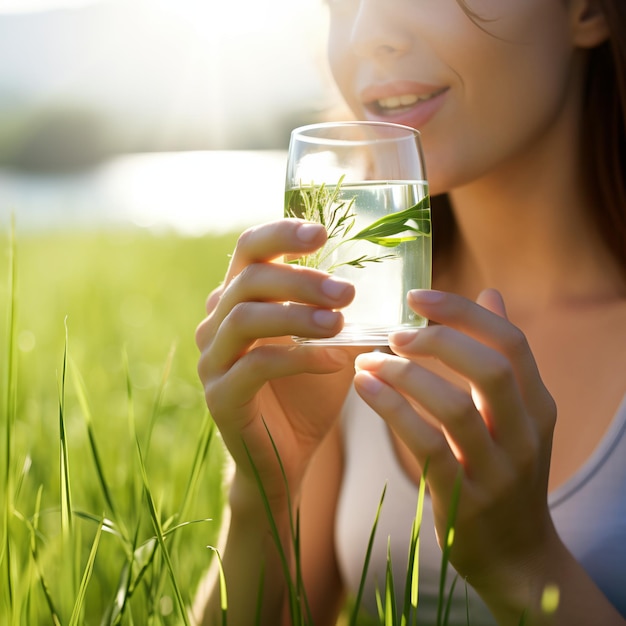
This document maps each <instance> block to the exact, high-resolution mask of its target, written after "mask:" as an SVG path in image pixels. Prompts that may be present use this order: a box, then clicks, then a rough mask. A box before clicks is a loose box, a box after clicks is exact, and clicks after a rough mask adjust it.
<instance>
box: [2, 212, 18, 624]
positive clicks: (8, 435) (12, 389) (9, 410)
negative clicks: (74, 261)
mask: <svg viewBox="0 0 626 626" xmlns="http://www.w3.org/2000/svg"><path fill="white" fill-rule="evenodd" d="M15 249H16V243H15V218H12V220H11V236H10V243H9V250H8V254H9V276H8V283H9V285H8V286H9V297H8V311H7V356H6V368H7V370H6V380H5V390H4V393H5V407H4V412H5V416H4V419H5V456H4V503H3V504H4V506H3V526H4V537H3V542H2V551H1V552H0V564H1V563H2V562H3V561H4V567H5V577H6V583H5V585H4V590H5V591H4V592H5V595H6V602H7V604H8V608H9V615H10V616H11V621H13V614H14V589H13V555H12V553H11V533H10V532H9V524H10V522H11V518H12V515H13V495H12V494H13V480H12V473H11V472H12V467H13V434H14V430H15V419H16V405H17V360H16V355H15V344H16V341H15V340H16V327H17V321H16V320H17V284H16V283H17V269H16V267H17V262H16V251H15Z"/></svg>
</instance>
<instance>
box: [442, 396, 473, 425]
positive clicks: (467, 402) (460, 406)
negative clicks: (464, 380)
mask: <svg viewBox="0 0 626 626" xmlns="http://www.w3.org/2000/svg"><path fill="white" fill-rule="evenodd" d="M451 400H452V402H451V406H450V409H449V410H448V419H449V421H450V422H451V423H459V424H464V423H466V422H467V421H468V420H469V419H470V418H472V417H474V416H475V415H476V405H475V404H474V401H473V400H472V399H471V397H470V396H468V395H467V394H458V395H457V397H456V398H454V399H451Z"/></svg>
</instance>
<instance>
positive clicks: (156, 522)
mask: <svg viewBox="0 0 626 626" xmlns="http://www.w3.org/2000/svg"><path fill="white" fill-rule="evenodd" d="M135 443H136V446H137V456H138V459H139V469H140V471H141V479H142V481H143V487H144V494H145V496H146V500H147V502H148V510H149V511H150V518H151V519H152V525H153V527H154V532H155V533H156V537H157V541H158V543H159V547H160V548H161V554H162V555H163V559H164V561H165V564H166V566H167V570H168V572H169V575H170V581H171V583H172V588H173V590H174V596H175V598H176V602H177V604H178V609H179V612H180V616H181V618H182V620H183V622H184V623H185V625H186V626H190V623H189V617H188V615H187V609H186V608H185V602H184V600H183V596H182V593H181V591H180V587H179V586H178V582H177V580H176V575H175V573H174V566H173V565H172V560H171V558H170V554H169V551H168V549H167V546H166V545H165V538H164V536H163V529H162V527H161V521H160V519H159V515H158V512H157V510H156V506H155V504H154V498H153V497H152V492H151V490H150V485H149V483H148V474H147V472H146V466H145V464H144V461H143V454H142V452H141V445H140V443H139V440H138V439H136V440H135Z"/></svg>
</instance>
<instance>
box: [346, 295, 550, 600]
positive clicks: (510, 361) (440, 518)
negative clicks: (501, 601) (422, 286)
mask: <svg viewBox="0 0 626 626" xmlns="http://www.w3.org/2000/svg"><path fill="white" fill-rule="evenodd" d="M409 302H410V304H411V307H412V308H413V309H414V310H415V311H416V312H418V313H420V314H421V315H424V316H425V317H427V318H428V319H430V320H432V321H434V322H437V325H432V326H429V327H427V328H424V329H419V330H415V331H402V332H400V333H396V334H395V335H392V336H391V337H390V346H391V349H392V350H393V352H394V353H395V354H394V355H389V354H382V353H368V354H363V355H361V356H359V357H358V358H357V360H356V367H357V374H356V376H355V386H356V389H357V391H358V393H359V394H360V395H361V397H362V398H363V399H364V400H365V401H366V402H367V403H368V404H369V405H370V406H371V407H372V408H373V409H374V410H375V411H376V412H377V413H379V414H380V416H381V417H382V418H383V419H384V420H385V421H386V422H387V423H388V424H389V425H390V427H391V428H392V429H393V430H394V432H395V433H396V434H397V435H398V436H399V437H400V438H401V439H402V440H403V441H404V442H405V444H406V445H407V446H408V448H409V449H410V450H411V452H412V454H413V455H414V456H415V458H416V459H417V462H418V463H419V465H420V468H421V469H422V471H423V469H424V467H425V466H426V463H427V462H428V469H427V472H426V482H427V485H428V488H429V492H430V497H431V499H432V502H433V510H434V514H435V523H436V528H437V533H438V537H439V541H440V542H443V541H444V540H445V532H446V528H447V524H448V514H449V510H450V505H451V502H452V500H453V496H454V493H455V485H456V484H457V477H460V481H461V482H460V497H459V501H458V509H457V514H456V520H455V523H454V543H453V545H452V549H451V552H450V562H451V563H452V565H453V566H454V567H455V569H456V570H457V571H458V572H459V573H460V574H461V576H463V577H466V578H467V579H468V581H469V582H470V584H472V585H473V586H474V587H475V588H476V589H477V590H478V591H479V593H480V592H481V589H482V590H486V589H488V590H489V593H492V592H493V591H494V586H495V589H496V590H497V589H498V588H499V589H504V588H508V589H510V588H511V587H510V586H511V585H516V584H522V585H523V584H524V583H525V582H526V583H527V582H528V580H529V579H530V578H532V576H533V570H536V569H537V567H541V565H540V563H541V558H542V557H541V555H542V554H545V553H546V551H545V548H546V545H547V544H548V543H549V542H552V541H554V540H555V531H554V527H553V524H552V520H551V517H550V513H549V509H548V504H547V489H548V472H549V466H550V454H551V445H552V433H553V429H554V425H555V420H556V406H555V403H554V400H553V399H552V397H551V395H550V394H549V393H548V391H547V389H546V388H545V386H544V384H543V382H542V380H541V377H540V375H539V371H538V369H537V365H536V363H535V359H534V357H533V355H532V353H531V350H530V348H529V346H528V343H527V341H526V338H525V336H524V334H523V333H522V332H521V331H520V330H519V329H518V328H517V327H515V326H514V325H513V324H512V323H511V322H509V321H508V319H507V318H506V313H505V310H504V304H503V301H502V298H501V297H500V295H499V293H498V292H496V291H494V290H487V291H484V292H483V293H481V295H480V296H479V298H478V300H477V302H475V303H474V302H471V301H470V300H467V299H465V298H462V297H460V296H456V295H452V294H448V293H443V292H438V291H414V292H411V294H410V295H409ZM425 358H426V359H435V360H437V361H439V363H440V364H442V365H443V366H444V367H445V368H448V369H449V370H451V371H452V372H454V373H455V374H456V375H458V376H460V377H461V378H462V379H464V380H465V381H466V382H467V383H468V385H467V387H465V388H464V387H462V386H460V385H455V384H454V383H453V382H451V380H450V379H449V377H447V376H446V377H442V376H440V375H438V374H435V373H434V371H432V370H430V369H428V368H427V367H424V365H423V363H424V359H425ZM420 362H421V363H422V364H420ZM557 541H558V540H557Z"/></svg>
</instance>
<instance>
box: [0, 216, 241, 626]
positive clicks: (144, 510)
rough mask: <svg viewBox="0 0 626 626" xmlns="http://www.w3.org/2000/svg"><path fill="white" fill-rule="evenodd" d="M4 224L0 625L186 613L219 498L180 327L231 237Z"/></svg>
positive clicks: (0, 242) (217, 448)
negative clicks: (37, 229)
mask: <svg viewBox="0 0 626 626" xmlns="http://www.w3.org/2000/svg"><path fill="white" fill-rule="evenodd" d="M9 231H10V229H9V228H8V227H7V228H4V229H3V230H2V232H0V319H1V320H2V322H3V323H2V326H1V327H0V329H1V330H0V377H1V387H0V393H1V395H0V422H1V423H0V446H1V447H0V449H1V450H2V452H1V453H0V459H2V469H1V470H0V477H1V482H0V495H1V498H2V499H1V502H2V504H1V505H0V508H1V510H2V521H1V522H0V524H1V525H0V540H1V541H2V545H1V546H0V623H2V624H6V625H13V624H29V625H33V626H34V625H37V624H55V623H58V624H63V625H65V624H85V625H88V624H107V623H121V624H142V625H143V624H180V623H184V621H185V617H184V614H183V613H184V612H183V611H182V610H181V609H180V606H181V605H185V606H186V605H188V604H189V603H190V602H191V600H192V597H193V594H194V591H195V587H196V585H197V583H198V580H199V577H200V575H201V573H202V571H203V570H204V569H205V568H206V567H207V565H208V563H209V561H210V559H211V552H210V551H209V550H208V549H207V547H206V546H207V545H208V544H212V543H213V542H215V540H216V536H217V532H218V529H219V522H220V519H219V518H220V512H221V510H222V505H223V489H222V469H223V463H224V454H223V450H222V448H221V445H220V442H219V438H218V437H215V436H213V434H214V433H212V431H210V418H209V416H208V414H207V410H206V406H205V404H204V398H203V394H202V389H201V386H200V383H199V381H198V379H197V375H196V362H197V349H196V347H195V344H194V330H195V326H196V325H197V323H198V322H199V321H200V319H201V318H202V316H203V312H204V299H205V297H206V294H207V293H208V292H209V290H210V289H211V288H212V287H213V286H215V285H216V284H217V283H218V282H219V280H220V278H221V276H222V275H223V272H224V269H225V267H226V265H227V263H228V253H229V252H230V251H231V249H232V246H233V242H234V237H232V236H221V237H202V238H181V237H178V236H174V235H162V236H160V235H155V234H150V233H147V232H143V231H139V230H137V231H134V230H131V231H117V232H100V231H98V232H93V233H85V232H80V233H72V232H65V231H64V232H58V233H40V234H32V233H28V234H26V233H24V234H21V233H20V232H19V230H18V232H17V233H16V235H15V237H14V240H15V242H14V244H12V242H11V233H10V232H9ZM12 250H13V251H14V254H13V255H12V254H11V251H12ZM11 258H13V262H12V261H11ZM12 267H13V269H14V272H13V273H12V274H13V276H14V279H12V278H11V268H12ZM13 280H14V283H15V284H12V283H13ZM12 311H13V313H12ZM5 322H6V323H5ZM207 442H208V449H207V450H205V449H204V447H203V446H204V444H205V443H207ZM146 494H149V497H147V495H146ZM151 507H152V508H151ZM207 518H212V521H203V522H199V523H197V524H189V525H186V526H183V527H180V528H178V529H177V530H175V531H172V532H169V534H168V530H171V529H172V528H175V527H176V526H177V525H178V524H181V523H184V522H191V521H195V520H205V519H207ZM103 520H104V521H103ZM155 520H158V521H155ZM159 536H161V538H162V539H163V542H164V545H165V547H166V548H167V554H168V555H170V556H171V559H170V561H169V562H168V560H167V559H166V558H165V554H166V553H165V552H164V551H163V550H156V549H155V546H156V545H157V543H158V540H157V539H155V537H157V538H158V537H159ZM87 582H88V584H86V583H87Z"/></svg>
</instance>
